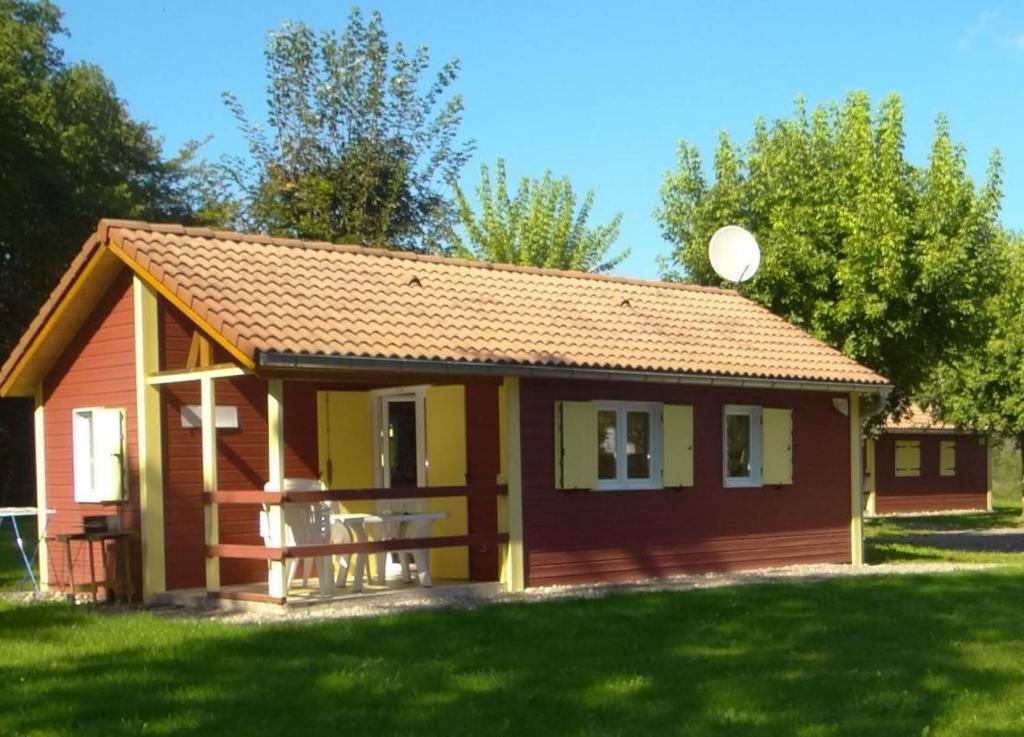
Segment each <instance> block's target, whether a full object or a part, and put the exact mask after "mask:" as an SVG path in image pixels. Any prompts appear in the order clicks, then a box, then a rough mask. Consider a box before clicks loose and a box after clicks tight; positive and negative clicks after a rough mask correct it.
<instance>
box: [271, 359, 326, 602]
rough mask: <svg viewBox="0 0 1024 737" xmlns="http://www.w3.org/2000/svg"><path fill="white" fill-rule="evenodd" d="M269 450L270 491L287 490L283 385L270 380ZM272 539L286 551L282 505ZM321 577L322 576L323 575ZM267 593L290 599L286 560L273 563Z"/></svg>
mask: <svg viewBox="0 0 1024 737" xmlns="http://www.w3.org/2000/svg"><path fill="white" fill-rule="evenodd" d="M267 446H268V451H269V454H270V455H269V461H270V463H269V466H268V467H269V472H270V473H269V475H270V478H269V479H268V480H269V481H270V488H271V489H272V490H276V491H283V490H284V382H283V381H282V380H281V379H268V380H267ZM268 523H269V524H268V526H269V528H270V539H271V540H275V541H276V542H277V545H278V546H280V547H284V543H285V529H284V514H283V509H282V507H281V505H280V504H272V505H270V510H269V513H268ZM320 575H321V577H322V576H323V574H320ZM269 576H270V578H269V579H268V580H267V593H269V594H270V595H271V596H273V597H277V598H280V599H285V598H287V597H288V565H287V562H286V561H283V560H272V561H270V569H269Z"/></svg>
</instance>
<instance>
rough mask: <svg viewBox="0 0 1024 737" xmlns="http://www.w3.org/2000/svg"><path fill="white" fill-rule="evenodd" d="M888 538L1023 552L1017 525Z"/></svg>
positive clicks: (971, 549)
mask: <svg viewBox="0 0 1024 737" xmlns="http://www.w3.org/2000/svg"><path fill="white" fill-rule="evenodd" d="M889 539H891V540H894V541H898V542H905V543H910V544H911V545H923V546H926V547H930V548H945V549H946V550H961V551H968V552H977V553H1022V552H1024V530H1022V529H1020V528H1019V527H997V528H993V529H991V530H942V531H938V530H937V531H935V532H927V533H924V532H922V534H919V535H917V534H915V535H901V536H899V537H892V538H889Z"/></svg>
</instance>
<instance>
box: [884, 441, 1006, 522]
mask: <svg viewBox="0 0 1024 737" xmlns="http://www.w3.org/2000/svg"><path fill="white" fill-rule="evenodd" d="M896 440H917V441H918V442H920V443H921V475H920V476H900V477H897V476H896V458H895V456H896ZM943 440H954V441H956V475H955V476H940V475H939V443H940V442H941V441H943ZM988 485H989V481H988V454H987V449H986V447H985V446H984V445H982V438H981V437H980V436H977V435H970V434H948V435H947V434H942V435H939V434H904V433H900V434H899V435H883V436H881V437H880V438H878V439H877V440H876V441H875V512H877V513H878V514H892V513H898V512H937V511H943V510H946V509H985V507H986V504H987V492H988Z"/></svg>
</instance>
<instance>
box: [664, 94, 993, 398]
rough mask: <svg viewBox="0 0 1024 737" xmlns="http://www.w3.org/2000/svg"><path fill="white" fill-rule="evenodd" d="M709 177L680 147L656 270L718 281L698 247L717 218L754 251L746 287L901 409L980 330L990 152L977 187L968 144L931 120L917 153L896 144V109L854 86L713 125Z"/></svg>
mask: <svg viewBox="0 0 1024 737" xmlns="http://www.w3.org/2000/svg"><path fill="white" fill-rule="evenodd" d="M714 174H715V177H714V181H713V182H712V183H708V182H707V180H706V179H705V177H704V174H703V171H702V166H701V160H700V155H699V153H698V152H697V151H696V149H694V148H693V147H692V146H690V145H688V144H686V143H685V142H683V143H681V144H680V146H679V162H678V169H677V170H676V171H675V172H671V173H669V174H667V175H666V177H665V179H664V182H663V185H662V190H661V199H662V206H661V209H660V210H659V211H658V212H657V213H656V217H657V218H658V220H659V222H660V224H661V227H662V231H663V233H664V235H665V237H666V238H667V239H668V240H669V241H671V242H672V243H674V244H675V250H674V251H673V253H672V257H671V260H670V261H663V262H662V269H663V272H664V274H665V276H666V277H667V278H676V279H680V278H683V279H687V280H690V281H694V282H697V283H701V284H717V283H719V280H718V278H717V277H716V276H715V274H714V272H713V271H712V270H711V267H710V264H709V262H708V257H707V243H708V240H709V238H710V236H711V234H712V233H713V232H714V231H715V230H716V229H717V228H718V227H720V226H722V225H725V224H727V223H737V224H740V225H743V226H745V227H747V228H748V229H750V230H751V231H753V232H754V233H755V234H756V236H757V238H758V241H759V242H760V244H761V246H762V250H763V255H762V262H761V269H760V271H759V273H758V275H757V277H756V278H755V279H754V280H752V281H751V282H750V283H749V284H745V285H744V286H743V291H744V293H746V294H747V295H748V296H750V297H752V298H753V299H755V300H757V301H758V302H761V303H762V304H764V305H765V306H766V307H768V308H769V309H771V310H772V311H773V312H776V313H778V314H780V315H782V316H784V317H785V318H787V319H788V320H790V321H791V322H793V323H795V324H797V325H800V326H801V327H803V328H805V329H807V330H809V331H810V332H811V333H813V334H814V335H816V336H817V337H819V338H821V339H822V340H824V341H825V342H827V343H829V344H831V345H833V346H835V347H836V348H838V349H840V350H842V351H843V352H844V353H845V354H846V355H848V356H850V357H851V358H854V359H856V360H858V361H860V362H861V363H863V364H865V365H867V366H869V367H871V368H873V369H875V370H877V371H879V372H880V373H882V374H883V375H885V376H887V377H888V378H889V379H890V380H891V381H892V382H893V383H894V385H895V387H896V391H895V392H894V394H893V397H892V398H891V400H890V402H891V405H892V406H894V407H898V406H900V405H901V404H902V403H903V402H904V401H905V400H906V397H908V396H910V395H912V394H914V393H915V392H916V391H918V390H919V389H920V388H921V387H922V385H923V384H924V382H925V381H926V379H927V378H928V375H929V373H930V372H931V370H932V368H933V367H934V366H936V365H938V364H940V363H941V362H942V361H943V360H945V359H947V358H949V357H950V356H953V355H956V354H958V353H960V352H962V351H964V350H968V349H969V348H971V347H972V346H977V345H980V344H981V343H983V342H984V340H985V337H986V330H987V326H986V320H985V319H984V306H983V304H982V299H983V297H984V295H986V294H990V293H991V292H993V291H995V290H996V288H997V287H998V284H999V282H1000V279H1001V275H1002V271H1003V263H1004V259H1003V251H1002V248H1001V236H1000V233H1001V230H1000V226H999V223H998V212H999V203H1000V198H1001V191H1000V177H1001V163H1000V159H999V156H998V154H993V156H992V158H991V161H990V165H989V172H988V177H987V180H986V182H985V183H984V185H983V186H981V187H980V188H979V187H977V186H975V184H974V182H973V181H972V180H971V177H970V176H969V175H968V173H967V167H966V152H965V150H964V148H963V146H962V145H959V144H955V143H954V142H953V141H952V140H951V138H950V132H949V124H948V122H947V120H946V119H945V117H943V116H940V117H939V118H938V122H937V124H936V128H935V135H934V138H933V141H932V147H931V153H930V156H929V160H928V163H927V165H925V166H915V165H913V164H911V163H910V162H908V161H907V160H906V158H905V156H904V129H903V106H902V103H901V101H900V98H899V97H898V96H897V95H890V96H889V97H887V98H885V99H884V100H883V101H882V103H881V104H880V105H879V106H878V108H877V110H876V111H875V112H874V114H872V109H871V103H870V101H869V99H868V97H867V95H866V94H864V93H861V92H855V93H852V94H850V95H849V96H848V97H847V99H846V101H845V103H844V104H842V105H838V104H828V105H822V106H819V107H817V108H816V109H815V110H814V111H813V112H811V113H808V112H807V110H806V108H805V105H804V103H803V102H802V101H798V103H797V105H796V112H795V115H794V116H793V117H792V118H790V119H781V120H777V121H775V122H773V123H772V124H770V125H769V124H768V123H766V122H765V121H764V120H758V121H757V122H756V124H755V126H754V134H753V137H752V138H751V139H750V141H749V142H748V143H747V144H746V145H745V146H738V145H736V144H734V143H733V142H732V141H731V140H730V139H729V137H728V136H726V135H724V134H723V135H722V136H721V138H720V140H719V145H718V149H717V151H716V153H715V159H714Z"/></svg>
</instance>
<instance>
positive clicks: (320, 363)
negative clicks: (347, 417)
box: [257, 351, 892, 395]
mask: <svg viewBox="0 0 1024 737" xmlns="http://www.w3.org/2000/svg"><path fill="white" fill-rule="evenodd" d="M257 361H258V364H259V367H260V368H261V369H271V370H273V369H290V370H311V371H314V370H321V371H322V370H325V369H332V370H353V371H389V372H395V373H409V374H427V373H432V374H448V375H462V376H524V377H528V376H536V377H544V378H549V379H586V380H592V381H600V380H606V381H635V382H647V383H658V384H690V385H696V386H733V387H747V388H762V389H791V390H800V391H834V392H859V393H865V394H884V395H888V394H889V392H891V391H892V386H891V385H889V384H885V383H870V382H855V381H816V380H806V379H772V378H764V377H745V376H723V375H719V374H698V373H676V372H665V371H635V370H629V369H598V368H578V367H570V366H544V365H537V364H515V363H485V362H473V361H444V360H429V359H414V358H374V357H367V356H328V355H312V354H297V353H286V352H278V351H263V352H260V353H259V355H258V359H257Z"/></svg>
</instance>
